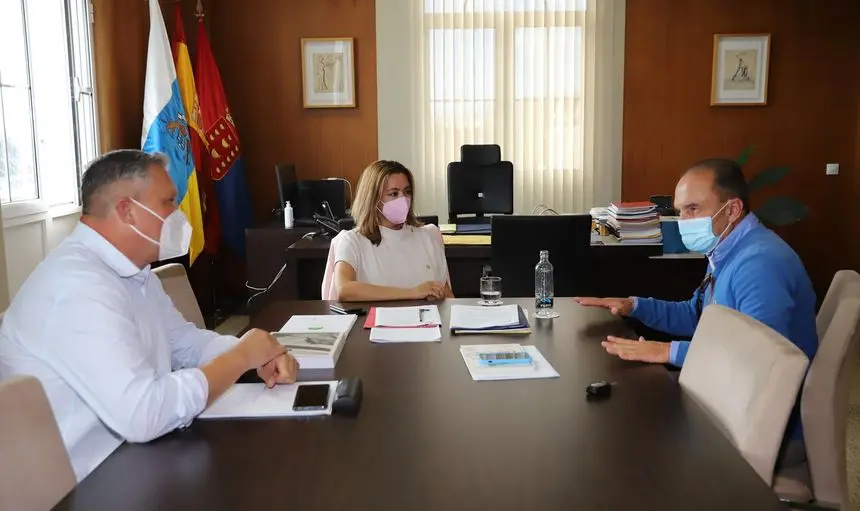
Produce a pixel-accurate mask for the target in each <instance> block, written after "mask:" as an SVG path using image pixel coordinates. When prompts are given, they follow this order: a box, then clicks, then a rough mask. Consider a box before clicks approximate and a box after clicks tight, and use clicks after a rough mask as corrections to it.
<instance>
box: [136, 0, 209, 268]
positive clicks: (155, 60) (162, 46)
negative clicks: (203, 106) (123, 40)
mask: <svg viewBox="0 0 860 511" xmlns="http://www.w3.org/2000/svg"><path fill="white" fill-rule="evenodd" d="M142 146H143V150H144V151H146V152H148V153H156V152H157V153H162V154H165V155H167V158H168V160H169V163H168V167H167V170H168V171H169V172H170V177H171V178H172V179H173V183H174V184H175V185H176V189H177V191H178V194H177V198H176V202H178V203H179V208H180V209H181V210H182V212H183V213H185V216H186V217H188V221H189V222H190V223H191V227H192V228H193V231H192V235H191V248H190V249H189V254H188V255H189V261H190V262H191V263H194V260H195V259H197V256H198V255H200V252H202V251H203V215H202V212H201V210H200V192H199V191H198V189H197V175H196V174H195V172H194V159H193V158H192V155H191V141H190V137H189V133H188V117H187V116H186V114H185V107H184V106H183V104H182V96H181V94H180V92H179V84H178V81H177V79H176V67H175V66H174V64H173V56H172V55H171V52H170V41H169V40H168V39H167V29H166V28H165V27H164V18H162V16H161V7H160V6H159V5H158V0H149V49H148V54H147V58H146V85H145V90H144V95H143V136H142Z"/></svg>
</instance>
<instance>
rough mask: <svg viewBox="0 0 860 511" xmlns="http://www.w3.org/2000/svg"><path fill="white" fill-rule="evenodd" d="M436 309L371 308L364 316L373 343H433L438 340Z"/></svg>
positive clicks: (431, 306)
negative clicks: (365, 316)
mask: <svg viewBox="0 0 860 511" xmlns="http://www.w3.org/2000/svg"><path fill="white" fill-rule="evenodd" d="M441 324H442V317H441V316H440V315H439V307H437V306H435V305H421V306H418V307H374V308H372V309H371V310H370V313H369V314H368V315H367V321H366V322H365V324H364V326H365V328H370V329H371V330H370V340H371V341H373V342H435V341H441V340H442V331H441V330H440V329H439V325H441Z"/></svg>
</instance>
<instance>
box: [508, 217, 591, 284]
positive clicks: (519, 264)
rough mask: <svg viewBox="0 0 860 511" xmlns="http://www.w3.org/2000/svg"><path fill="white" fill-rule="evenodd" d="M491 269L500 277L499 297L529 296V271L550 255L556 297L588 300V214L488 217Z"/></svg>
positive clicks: (589, 222) (532, 275)
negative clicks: (542, 255) (544, 252)
mask: <svg viewBox="0 0 860 511" xmlns="http://www.w3.org/2000/svg"><path fill="white" fill-rule="evenodd" d="M492 226H493V234H492V238H491V245H492V256H491V270H492V273H493V275H494V276H497V277H501V278H502V297H505V296H508V297H527V296H534V282H535V280H534V268H535V266H536V265H537V263H538V261H539V260H540V251H541V250H548V251H549V262H550V263H552V265H553V278H554V282H553V283H554V293H555V296H587V295H589V294H590V291H591V290H592V289H593V287H594V286H593V282H594V280H595V279H596V277H594V276H592V275H590V272H589V264H588V257H589V247H590V245H591V215H558V216H550V215H542V216H536V215H500V216H494V217H493V218H492Z"/></svg>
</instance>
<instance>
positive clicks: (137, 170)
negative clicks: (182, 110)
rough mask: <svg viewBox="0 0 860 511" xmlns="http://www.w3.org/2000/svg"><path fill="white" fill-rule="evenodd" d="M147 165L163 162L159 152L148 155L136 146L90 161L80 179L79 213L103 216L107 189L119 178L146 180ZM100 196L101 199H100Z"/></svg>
mask: <svg viewBox="0 0 860 511" xmlns="http://www.w3.org/2000/svg"><path fill="white" fill-rule="evenodd" d="M151 165H160V166H164V165H165V159H164V157H163V156H162V155H159V154H148V153H145V152H143V151H138V150H137V149H120V150H117V151H111V152H109V153H105V154H103V155H101V156H99V157H98V158H96V159H95V160H93V161H92V162H91V163H90V165H89V167H87V170H86V171H84V175H83V178H82V179H81V202H82V203H83V208H82V209H83V214H85V215H103V214H105V213H106V212H105V211H103V209H104V206H106V205H107V204H105V201H104V199H109V197H105V196H104V192H105V191H106V190H107V188H108V187H109V186H110V185H112V184H114V183H116V182H119V181H125V180H132V179H147V178H148V177H149V167H150V166H151ZM100 199H102V200H100Z"/></svg>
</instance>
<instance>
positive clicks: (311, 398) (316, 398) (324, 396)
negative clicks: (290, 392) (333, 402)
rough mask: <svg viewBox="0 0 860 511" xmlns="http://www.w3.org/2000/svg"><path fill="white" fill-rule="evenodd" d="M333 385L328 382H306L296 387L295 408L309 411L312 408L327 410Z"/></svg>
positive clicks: (298, 410)
mask: <svg viewBox="0 0 860 511" xmlns="http://www.w3.org/2000/svg"><path fill="white" fill-rule="evenodd" d="M329 392H331V385H329V384H328V383H323V384H311V383H304V384H301V385H299V388H298V389H296V399H295V401H293V410H295V411H297V412H307V411H311V410H325V409H326V407H327V406H328V394H329Z"/></svg>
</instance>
